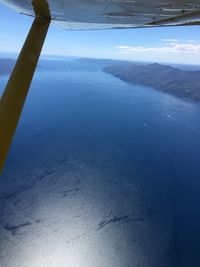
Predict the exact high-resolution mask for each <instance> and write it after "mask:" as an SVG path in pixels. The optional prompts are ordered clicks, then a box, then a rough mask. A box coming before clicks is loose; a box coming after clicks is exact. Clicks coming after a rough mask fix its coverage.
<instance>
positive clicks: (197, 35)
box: [0, 4, 200, 65]
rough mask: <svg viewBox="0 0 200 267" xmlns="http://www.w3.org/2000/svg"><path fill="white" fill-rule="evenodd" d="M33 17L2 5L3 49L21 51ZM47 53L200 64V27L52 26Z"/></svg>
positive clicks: (44, 49) (0, 20)
mask: <svg viewBox="0 0 200 267" xmlns="http://www.w3.org/2000/svg"><path fill="white" fill-rule="evenodd" d="M32 21H33V18H31V17H27V16H24V15H20V14H18V13H16V12H14V11H12V10H10V9H9V8H7V7H5V6H3V5H1V4H0V25H1V28H0V33H1V34H0V51H1V52H3V51H6V52H19V51H20V49H21V47H22V45H23V42H24V40H25V38H26V35H27V33H28V31H29V28H30V26H31V24H32ZM42 53H43V54H52V55H69V56H83V57H95V58H114V59H128V60H136V61H150V62H165V63H184V64H198V65H199V64H200V28H199V26H192V27H191V26H190V27H162V28H148V29H130V30H101V31H66V30H63V29H61V28H59V27H56V26H54V25H52V26H51V27H50V30H49V32H48V35H47V39H46V42H45V45H44V48H43V52H42Z"/></svg>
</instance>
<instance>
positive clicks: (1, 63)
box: [0, 58, 15, 75]
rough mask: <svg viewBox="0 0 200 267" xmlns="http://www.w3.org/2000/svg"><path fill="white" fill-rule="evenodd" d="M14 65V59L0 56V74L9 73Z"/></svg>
mask: <svg viewBox="0 0 200 267" xmlns="http://www.w3.org/2000/svg"><path fill="white" fill-rule="evenodd" d="M14 65H15V60H14V59H10V58H0V75H7V74H10V73H11V71H12V69H13V67H14Z"/></svg>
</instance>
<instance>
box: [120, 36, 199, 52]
mask: <svg viewBox="0 0 200 267" xmlns="http://www.w3.org/2000/svg"><path fill="white" fill-rule="evenodd" d="M165 40H168V41H167V44H166V45H164V46H161V47H143V46H128V45H120V46H118V47H117V48H118V49H119V51H120V53H125V54H134V53H154V54H190V55H191V54H193V55H200V43H192V42H191V41H190V42H180V41H178V40H176V41H174V40H175V39H174V40H172V39H171V40H170V39H165Z"/></svg>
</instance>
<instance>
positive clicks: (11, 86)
mask: <svg viewBox="0 0 200 267" xmlns="http://www.w3.org/2000/svg"><path fill="white" fill-rule="evenodd" d="M49 24H50V18H44V17H36V18H35V19H34V22H33V24H32V27H31V29H30V31H29V34H28V36H27V38H26V41H25V43H24V45H23V48H22V50H21V53H20V55H19V57H18V59H17V62H16V65H15V67H14V69H13V72H12V74H11V76H10V78H9V81H8V83H7V86H6V88H5V90H4V92H3V95H2V96H1V99H0V171H2V169H3V166H4V163H5V160H6V156H7V153H8V150H9V147H10V144H11V142H12V138H13V136H14V133H15V130H16V127H17V124H18V121H19V118H20V115H21V112H22V109H23V106H24V102H25V100H26V96H27V94H28V90H29V87H30V84H31V81H32V78H33V74H34V71H35V68H36V65H37V62H38V59H39V56H40V53H41V50H42V46H43V43H44V40H45V37H46V34H47V31H48V28H49Z"/></svg>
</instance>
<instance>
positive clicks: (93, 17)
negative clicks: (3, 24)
mask: <svg viewBox="0 0 200 267" xmlns="http://www.w3.org/2000/svg"><path fill="white" fill-rule="evenodd" d="M35 1H37V0H35ZM39 1H42V0H38V2H39ZM43 1H45V2H47V4H48V6H49V10H50V14H51V18H52V22H53V23H54V24H56V25H59V26H61V27H62V28H64V29H68V30H91V29H113V28H122V29H123V28H138V27H155V26H176V25H198V24H200V1H196V0H190V1H188V0H187V1H186V0H176V1H174V0H168V1H164V0H48V1H47V0H43ZM0 2H1V3H3V4H5V5H8V6H9V7H11V8H13V9H15V10H16V11H17V12H19V13H23V14H26V15H29V16H35V13H34V8H33V5H32V2H33V1H31V0H0Z"/></svg>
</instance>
